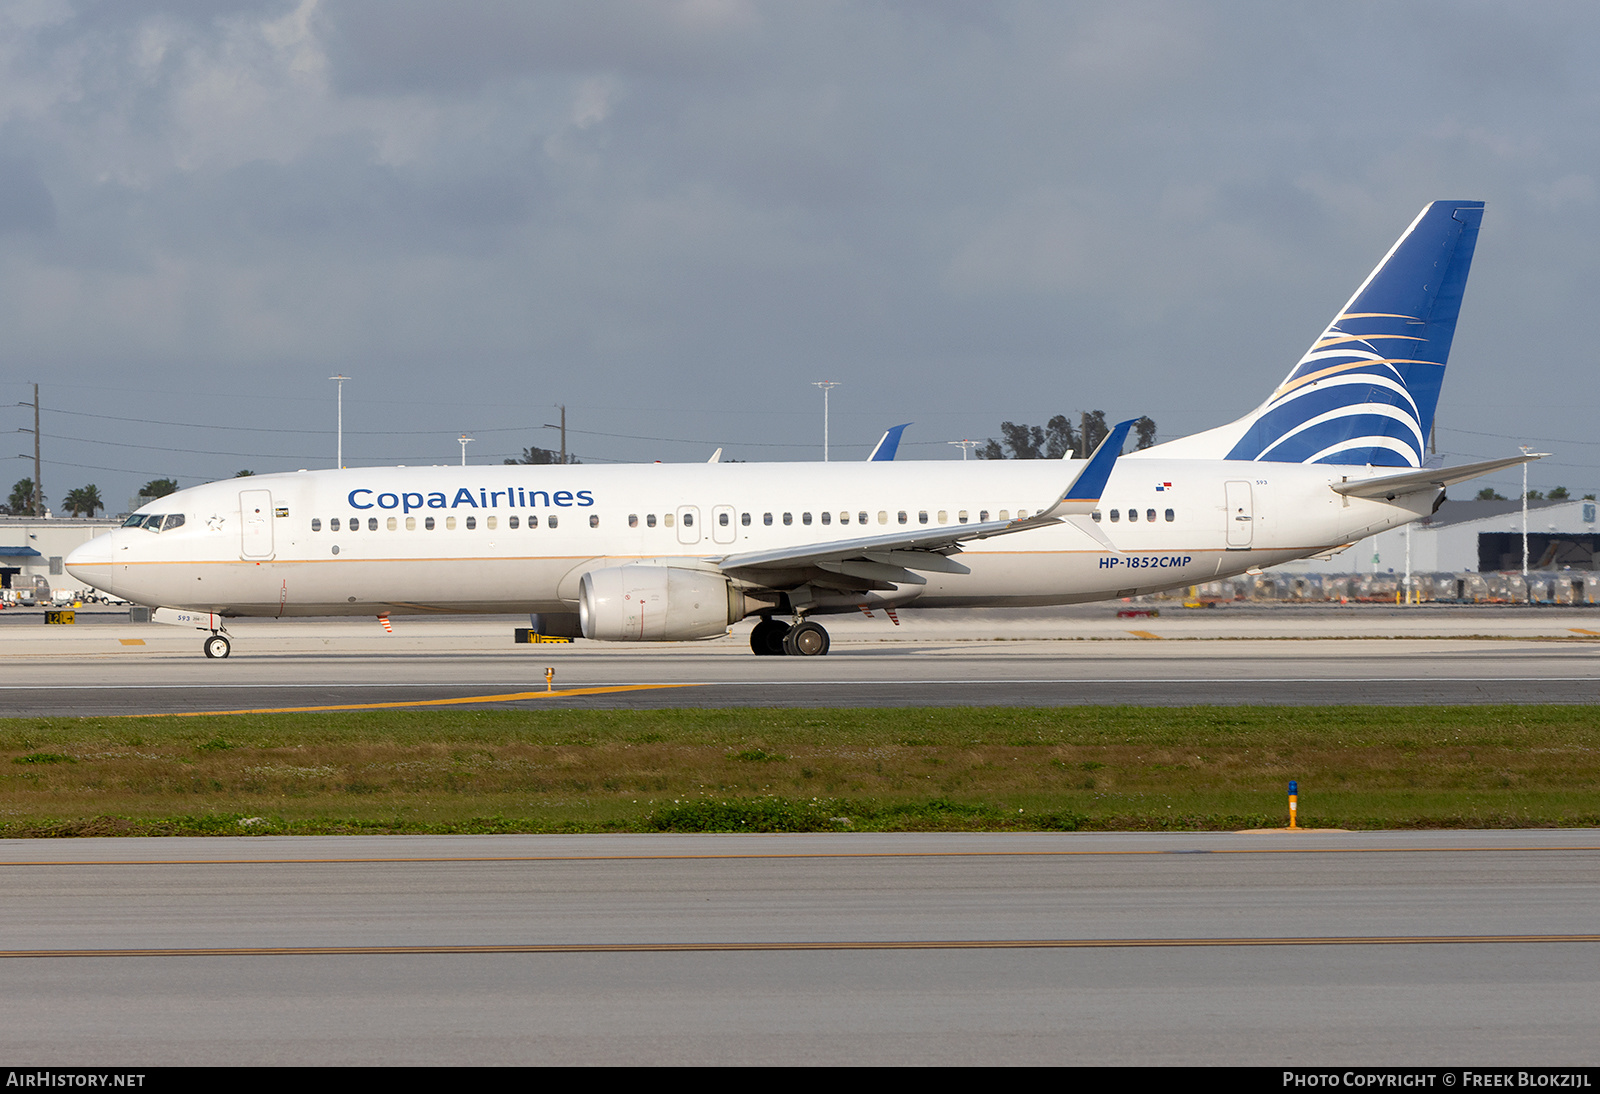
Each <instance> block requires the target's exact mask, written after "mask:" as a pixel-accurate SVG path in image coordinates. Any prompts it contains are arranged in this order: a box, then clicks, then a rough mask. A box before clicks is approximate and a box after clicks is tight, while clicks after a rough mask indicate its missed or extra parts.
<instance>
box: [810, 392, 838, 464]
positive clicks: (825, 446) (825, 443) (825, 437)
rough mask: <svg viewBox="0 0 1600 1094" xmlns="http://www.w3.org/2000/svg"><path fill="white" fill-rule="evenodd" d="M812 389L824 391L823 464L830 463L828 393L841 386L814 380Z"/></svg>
mask: <svg viewBox="0 0 1600 1094" xmlns="http://www.w3.org/2000/svg"><path fill="white" fill-rule="evenodd" d="M811 386H812V387H820V388H821V389H822V462H823V463H827V462H828V393H829V392H830V391H832V390H833V389H834V388H836V387H838V386H839V385H838V384H836V383H835V382H834V381H832V380H813V381H812V382H811Z"/></svg>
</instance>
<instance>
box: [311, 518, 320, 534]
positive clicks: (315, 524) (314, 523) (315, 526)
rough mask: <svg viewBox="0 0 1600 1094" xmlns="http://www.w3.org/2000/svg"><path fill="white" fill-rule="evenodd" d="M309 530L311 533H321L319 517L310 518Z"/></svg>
mask: <svg viewBox="0 0 1600 1094" xmlns="http://www.w3.org/2000/svg"><path fill="white" fill-rule="evenodd" d="M311 530H312V531H313V532H320V531H322V520H321V518H319V517H312V518H311Z"/></svg>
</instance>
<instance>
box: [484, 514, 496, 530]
mask: <svg viewBox="0 0 1600 1094" xmlns="http://www.w3.org/2000/svg"><path fill="white" fill-rule="evenodd" d="M497 523H498V521H497V519H496V518H494V517H484V518H483V526H484V527H485V528H487V529H489V530H490V531H491V532H492V531H494V526H495V525H496V524H497Z"/></svg>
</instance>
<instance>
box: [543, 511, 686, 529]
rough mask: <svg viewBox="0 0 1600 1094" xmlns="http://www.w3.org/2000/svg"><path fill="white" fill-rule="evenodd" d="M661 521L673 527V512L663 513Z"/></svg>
mask: <svg viewBox="0 0 1600 1094" xmlns="http://www.w3.org/2000/svg"><path fill="white" fill-rule="evenodd" d="M661 523H662V524H663V525H664V526H666V527H668V528H671V527H672V514H671V513H662V514H661ZM550 527H552V528H554V527H555V525H553V524H552V525H551V526H550Z"/></svg>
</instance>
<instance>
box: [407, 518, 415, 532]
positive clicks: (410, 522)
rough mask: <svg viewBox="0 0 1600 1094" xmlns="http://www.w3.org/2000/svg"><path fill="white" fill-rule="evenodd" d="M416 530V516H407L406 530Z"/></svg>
mask: <svg viewBox="0 0 1600 1094" xmlns="http://www.w3.org/2000/svg"><path fill="white" fill-rule="evenodd" d="M416 530H417V518H416V517H407V518H406V531H408V532H415V531H416Z"/></svg>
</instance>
